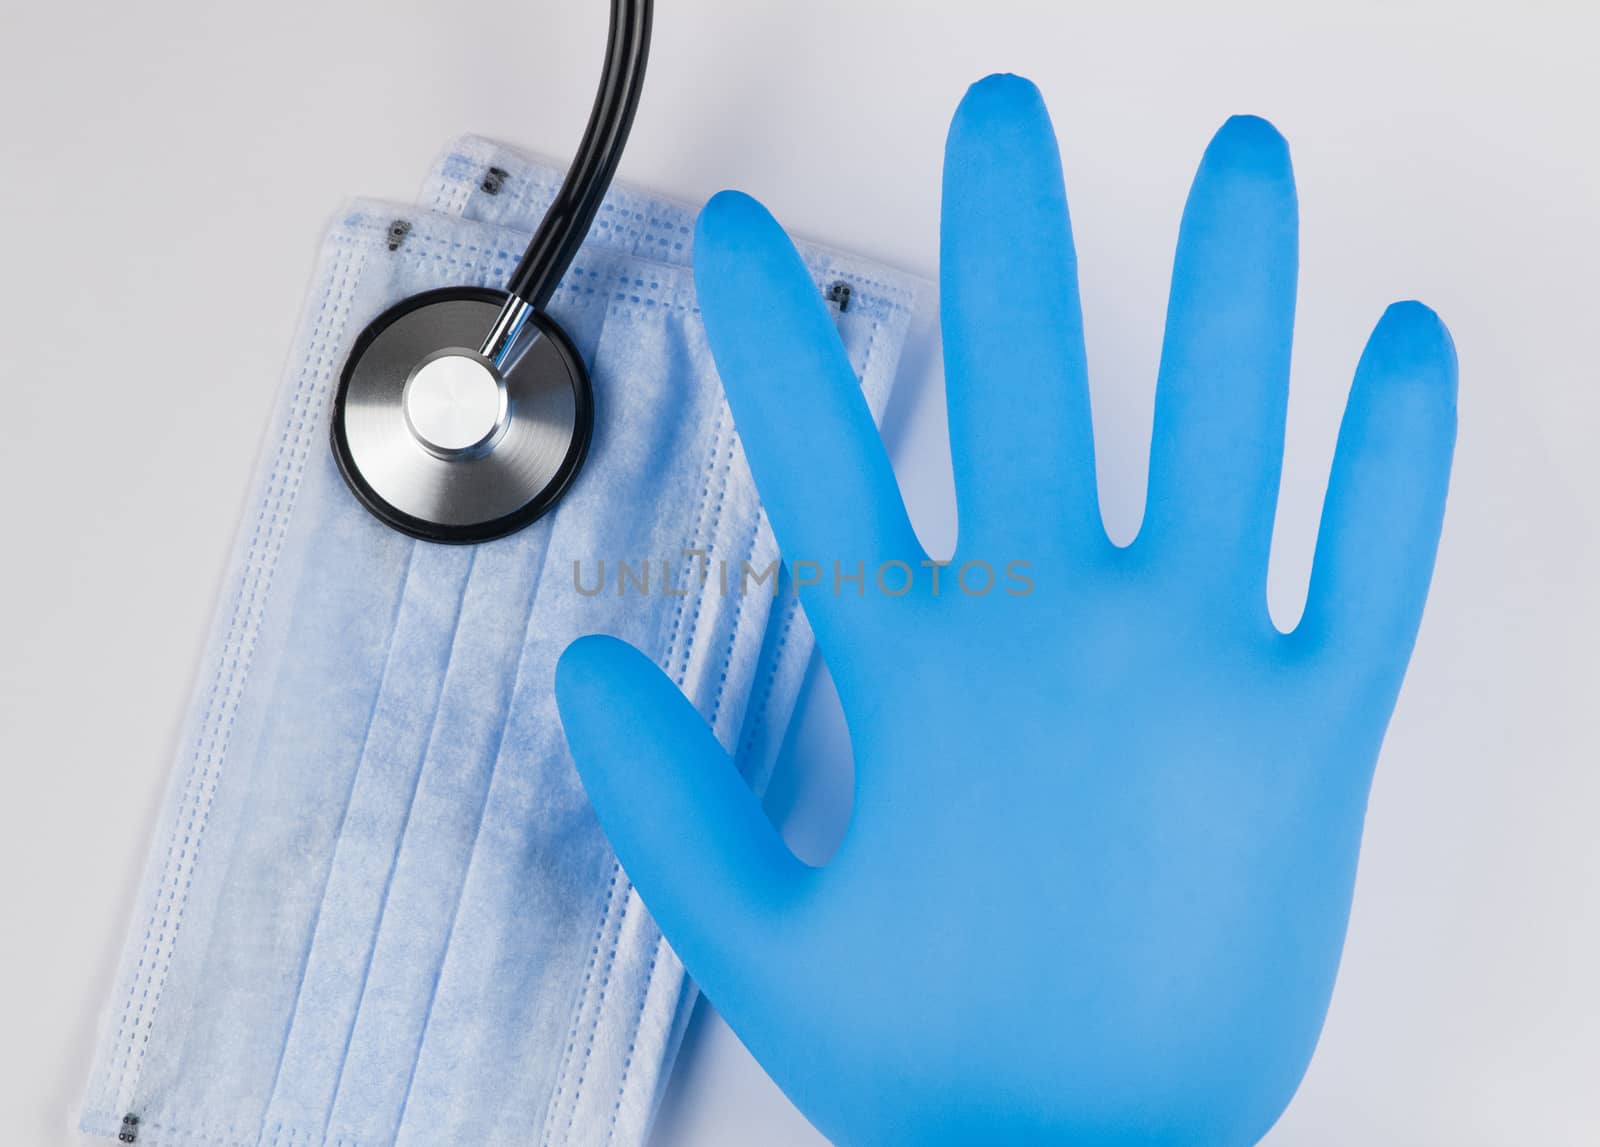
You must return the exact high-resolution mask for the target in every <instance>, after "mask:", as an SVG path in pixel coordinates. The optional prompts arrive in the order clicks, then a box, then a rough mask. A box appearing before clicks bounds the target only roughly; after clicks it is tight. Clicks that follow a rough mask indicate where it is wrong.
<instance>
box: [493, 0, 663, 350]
mask: <svg viewBox="0 0 1600 1147" xmlns="http://www.w3.org/2000/svg"><path fill="white" fill-rule="evenodd" d="M654 6H655V5H654V0H612V3H611V29H610V32H609V33H608V34H607V36H606V59H605V66H604V68H603V70H602V71H601V74H600V87H599V90H598V91H596V93H595V98H594V107H593V108H591V109H590V111H589V123H588V126H587V127H585V128H584V132H583V140H582V141H581V142H580V143H579V144H578V154H577V155H576V156H574V157H573V160H572V166H571V167H569V168H568V169H567V177H566V179H564V180H563V181H562V183H561V189H560V190H559V191H557V192H556V196H555V199H554V200H553V201H551V204H550V208H549V210H548V211H546V212H545V215H544V218H543V219H542V220H541V221H540V223H539V229H538V230H537V231H535V232H534V234H533V238H532V240H530V241H529V243H528V247H527V250H525V251H524V252H523V253H522V258H521V260H520V261H519V262H518V263H517V266H516V270H514V271H512V272H511V279H510V281H509V282H507V283H506V291H507V293H508V295H509V297H508V298H507V299H506V302H505V306H504V307H502V308H501V310H500V314H499V316H498V317H497V318H496V319H495V321H494V325H493V326H492V327H491V328H490V330H489V333H488V335H487V336H486V337H485V338H484V340H483V346H482V348H481V349H480V350H479V352H478V353H479V354H480V355H482V356H483V357H484V358H486V359H488V360H489V361H490V362H492V363H493V364H494V365H495V367H496V368H499V367H501V366H502V365H503V364H504V362H505V359H506V357H507V355H508V354H509V353H510V351H511V347H512V346H513V344H515V343H516V341H517V335H518V334H519V333H521V331H522V327H523V325H524V324H525V323H526V322H527V321H528V317H529V316H530V315H532V314H534V313H536V312H543V310H544V308H545V304H547V303H548V302H549V301H550V296H551V295H553V294H554V293H555V289H556V285H557V284H558V283H560V281H561V277H562V276H563V275H565V274H566V272H567V267H568V266H570V265H571V263H572V260H573V257H574V256H575V255H576V254H577V253H578V248H579V246H580V245H582V243H583V240H584V237H585V236H586V235H588V233H589V225H590V224H591V223H593V222H594V216H595V212H596V211H598V210H599V209H600V201H601V200H602V199H604V198H605V194H606V189H607V188H609V187H610V186H611V177H612V175H613V174H615V172H616V170H617V163H618V161H619V160H621V158H622V149H623V146H624V145H625V144H626V143H627V141H628V132H629V131H630V130H631V129H632V127H633V115H634V112H635V111H636V110H637V109H638V106H639V92H640V91H641V89H642V88H643V87H644V72H645V64H646V62H647V60H648V57H649V55H650V27H651V23H652V19H653V16H652V13H653V10H654Z"/></svg>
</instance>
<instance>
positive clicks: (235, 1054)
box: [81, 139, 920, 1147]
mask: <svg viewBox="0 0 1600 1147" xmlns="http://www.w3.org/2000/svg"><path fill="white" fill-rule="evenodd" d="M561 174H562V173H561V170H560V169H559V168H558V167H554V166H551V165H547V164H544V163H541V162H536V161H532V160H528V159H526V158H523V157H521V156H518V155H517V154H515V153H513V152H510V151H507V150H505V149H502V148H499V147H496V146H495V145H492V144H489V143H487V142H486V141H482V140H477V139H467V140H464V141H462V142H460V143H459V144H457V145H456V146H455V147H453V148H452V149H451V150H450V151H448V152H447V153H446V155H445V156H444V157H443V158H442V159H441V161H440V163H439V165H438V167H437V168H436V170H435V172H434V174H433V176H432V178H431V179H430V180H429V182H428V184H427V187H426V189H425V192H424V198H423V206H422V207H421V208H396V207H393V206H388V205H383V204H378V203H370V202H357V203H355V204H353V205H352V206H351V207H350V208H348V209H347V210H346V211H345V212H344V213H343V215H342V216H341V218H340V219H339V220H338V221H337V222H336V224H335V225H334V226H333V227H332V228H331V230H330V232H329V234H328V236H327V239H326V242H325V244H324V247H323V252H322V257H321V261H320V265H319V267H318V270H317V273H316V279H315V284H314V286H313V289H312V294H311V299H310V303H309V306H308V308H307V311H306V314H305V318H304V320H303V323H302V326H301V331H300V334H299V337H298V342H297V346H296V351H295V354H294V356H293V358H292V360H291V367H290V369H289V372H288V375H287V377H286V379H285V381H284V385H283V391H282V394H281V397H280V399H279V403H278V406H277V411H276V414H275V416H274V421H273V423H272V426H271V428H270V431H269V437H268V442H267V446H266V450H265V454H264V456H263V460H262V465H261V472H260V474H259V476H258V479H257V484H256V487H255V493H254V496H253V498H252V500H251V502H250V505H249V508H248V511H247V514H246V517H245V520H244V522H243V524H242V527H241V529H240V533H239V537H238V541H237V543H236V548H235V554H234V558H233V562H232V566H231V569H230V573H229V575H228V580H227V583H226V586H225V587H224V590H223V594H222V597H221V599H220V606H219V612H218V615H217V619H216V622H215V625H214V629H213V633H212V637H211V640H210V644H209V648H208V652H207V654H206V660H205V663H204V666H203V670H202V673H201V675H200V678H199V684H198V686H197V687H196V691H195V694H194V698H193V701H192V703H191V707H190V710H189V714H188V718H187V720H186V723H185V728H184V732H183V734H182V741H181V744H180V750H179V755H178V760H177V763H176V767H175V770H174V773H173V777H172V780H171V788H170V792H169V793H168V796H167V799H166V802H165V805H164V807H163V812H162V815H161V818H160V822H159V825H158V828H157V833H156V839H155V841H154V844H153V848H152V852H151V856H150V861H149V866H148V870H147V873H146V876H145V879H144V882H143V885H142V888H141V890H140V892H139V897H138V901H137V904H136V907H135V915H134V918H133V923H132V927H131V928H130V930H129V934H128V939H127V943H126V948H125V951H124V953H123V957H122V961H121V965H120V970H119V973H118V977H117V982H116V988H115V994H114V995H113V997H112V1000H111V1003H110V1007H109V1009H108V1013H107V1016H106V1024H105V1028H104V1032H103V1036H102V1039H101V1041H100V1045H99V1049H98V1052H97V1055H96V1058H95V1063H94V1067H93V1072H92V1075H91V1078H90V1081H89V1085H88V1092H87V1096H86V1099H85V1103H84V1106H83V1110H82V1114H81V1128H82V1130H83V1131H84V1132H86V1133H88V1134H89V1135H92V1136H97V1137H106V1138H109V1139H111V1140H113V1141H115V1140H117V1139H118V1138H121V1139H122V1140H123V1141H124V1142H128V1141H132V1142H137V1143H141V1144H157V1145H165V1144H172V1145H181V1147H316V1145H322V1144H327V1145H335V1144H337V1145H339V1147H376V1145H380V1144H390V1143H401V1144H416V1145H421V1144H428V1145H437V1144H447V1143H453V1144H469V1143H470V1144H487V1145H498V1144H560V1143H577V1144H591V1143H592V1144H603V1143H616V1144H637V1143H640V1142H642V1140H643V1139H644V1136H645V1134H646V1131H647V1129H648V1125H649V1121H650V1117H651V1114H652V1112H653V1110H654V1107H655V1103H656V1099H657V1096H658V1094H659V1092H660V1088H661V1085H662V1082H663V1080H664V1079H665V1076H666V1071H667V1068H668V1066H669V1065H670V1061H671V1057H672V1054H673V1051H674V1048H675V1043H676V1038H677V1035H678V1033H679V1032H680V1031H681V1025H682V1021H683V1020H684V1018H685V1017H686V1015H687V1011H688V1008H689V1005H690V1002H691V995H692V988H691V987H690V986H689V985H688V984H687V983H686V981H685V978H684V975H683V971H682V969H681V967H680V966H679V964H678V962H677V960H676V959H675V958H674V957H673V955H672V953H671V952H670V950H668V949H667V948H666V946H665V945H664V944H663V943H662V941H661V938H660V936H659V933H657V931H656V929H655V926H654V924H653V923H652V922H651V921H650V919H649V917H648V916H647V915H646V913H645V911H644V909H643V907H642V906H641V904H640V902H639V900H638V897H637V896H636V895H635V894H634V892H633V890H632V888H631V887H630V885H629V884H628V882H627V880H626V878H625V877H624V876H623V875H622V873H621V872H620V870H619V869H618V867H617V864H616V861H615V859H614V858H613V856H612V854H611V852H610V849H609V848H608V847H607V845H606V843H605V840H604V837H603V836H602V834H601V832H600V829H599V826H598V825H597V823H596V822H595V820H594V818H593V815H592V814H591V812H590V810H589V807H588V804H587V802H586V801H585V799H584V795H583V791H582V788H581V786H580V784H579V782H578V779H577V775H576V773H575V772H574V770H573V767H572V763H571V760H570V758H569V757H568V754H567V748H566V742H565V740H564V738H563V736H562V731H561V726H560V723H559V721H558V718H557V714H556V707H555V701H554V697H553V692H552V689H553V679H554V670H555V663H556V659H557V657H558V656H559V655H560V653H561V651H562V650H563V649H564V648H565V647H566V645H567V644H568V642H570V641H571V640H572V639H573V638H575V637H577V636H579V635H581V634H585V633H596V632H599V633H611V634H615V635H616V636H619V637H621V638H623V639H625V640H627V641H630V642H632V643H633V644H635V645H637V646H639V647H640V648H644V649H650V650H654V651H655V654H656V656H657V657H658V659H659V662H660V664H661V665H662V666H663V668H665V669H666V670H667V671H668V672H669V673H670V674H671V675H672V676H673V677H674V678H675V679H676V680H677V681H678V682H679V684H680V685H681V687H682V688H683V690H684V692H685V694H686V695H687V696H688V697H689V698H691V699H692V700H693V701H694V702H695V704H696V705H697V706H698V707H699V709H700V712H701V713H702V714H703V715H704V717H705V719H706V720H707V721H708V722H709V723H710V724H711V726H712V727H713V728H714V729H715V730H716V732H717V735H718V736H719V737H720V738H721V739H722V741H723V743H724V744H725V745H727V746H728V747H729V748H730V749H731V750H732V751H734V752H735V753H736V754H737V759H738V760H739V762H740V766H741V768H742V769H743V770H744V772H745V774H746V776H747V777H748V778H749V779H750V781H751V783H752V784H753V785H755V786H757V787H758V788H759V787H760V786H762V785H764V784H765V782H766V779H767V776H768V774H769V772H770V769H771V767H772V764H773V761H774V759H775V757H776V755H777V751H778V748H779V746H780V744H781V741H782V738H783V735H784V731H785V728H786V726H787V724H788V721H789V717H790V714H791V711H792V708H793V705H794V701H795V696H796V693H797V691H798V689H799V685H800V680H801V677H802V676H803V673H804V669H805V665H806V662H807V660H808V658H809V656H810V653H811V649H812V642H811V636H810V633H809V630H808V629H807V627H806V625H805V622H804V619H803V618H802V617H801V616H800V615H799V612H798V607H797V606H796V603H795V599H794V596H793V594H792V592H790V591H789V590H788V588H787V582H786V580H785V582H784V583H783V584H781V585H779V592H778V593H777V594H776V595H774V594H773V592H772V589H773V582H772V581H770V580H769V581H765V582H759V583H758V582H756V580H755V579H754V578H747V579H744V581H745V583H747V584H745V585H741V578H740V573H741V570H742V569H743V568H744V566H745V565H746V564H748V567H749V569H750V570H751V571H753V573H755V574H762V573H764V572H765V571H767V570H768V568H769V567H770V566H771V565H772V563H774V562H776V561H777V560H778V554H777V550H776V547H775V545H774V543H773V539H772V535H771V531H770V530H769V528H768V526H767V523H766V520H765V517H764V515H763V514H762V512H761V508H760V505H759V503H758V502H757V500H756V496H755V491H754V489H753V486H752V483H751V480H750V476H749V473H748V471H747V469H746V466H745V462H744V459H743V456H742V453H741V451H740V448H739V443H738V440H737V438H736V437H735V436H734V431H733V423H732V419H731V417H730V415H729V413H728V409H727V406H726V404H725V403H724V401H723V398H722V391H721V387H720V385H719V384H718V381H717V378H716V374H715V372H714V370H713V367H712V362H711V357H710V354H709V353H708V351H707V349H706V345H705V337H704V332H703V330H702V328H701V323H700V318H699V314H698V311H697V309H696V307H695V300H694V293H693V288H692V281H691V275H690V269H689V254H690V250H689V248H690V240H691V235H692V225H693V217H694V212H693V209H691V208H688V207H686V206H683V205H681V204H676V203H672V202H669V201H666V200H663V199H660V198H658V197H655V196H650V195H645V194H641V193H638V192H635V191H629V190H627V189H626V188H621V187H618V188H615V189H613V191H612V192H611V194H610V195H609V196H608V197H607V200H606V202H605V204H604V205H603V206H602V208H601V210H600V213H599V215H598V217H597V218H596V220H595V223H594V227H593V230H592V231H591V234H590V237H589V240H588V242H587V243H586V244H585V246H584V248H583V250H582V252H581V253H580V254H579V256H578V258H577V260H576V262H575V263H574V264H573V266H572V267H571V269H570V270H569V271H568V273H567V275H566V277H565V279H564V281H563V283H562V285H561V288H560V289H559V290H558V291H557V293H556V295H555V298H554V299H553V301H552V303H551V306H550V310H551V313H552V314H553V315H554V317H555V318H556V319H557V320H558V321H559V322H560V323H561V325H562V326H563V327H564V328H565V329H566V330H567V331H568V332H569V333H570V335H571V336H572V338H573V341H574V342H575V344H576V345H577V347H578V349H579V351H580V353H581V354H582V355H583V357H584V359H585V360H586V361H587V362H588V363H589V364H590V369H591V374H592V378H593V383H594V387H595V392H596V393H595V400H596V419H595V432H594V439H593V444H592V447H591V451H590V455H589V459H588V462H587V464H586V466H585V468H584V470H583V472H582V474H581V475H580V477H579V479H578V481H577V483H576V484H575V486H574V487H573V489H572V490H571V492H570V493H569V494H568V495H567V497H566V498H565V500H564V501H563V502H562V503H561V504H560V505H559V506H558V507H557V509H556V510H555V511H554V512H553V513H552V514H550V515H548V516H547V517H545V518H544V519H542V520H540V521H539V522H537V523H535V524H534V525H533V526H531V527H529V528H527V529H525V530H523V531H521V532H519V533H517V534H514V535H512V536H510V537H507V538H503V539H500V540H498V541H495V542H490V543H486V544H483V545H478V546H470V547H451V546H439V545H433V544H429V543H426V542H418V541H413V540H412V539H410V538H407V537H404V536H402V535H400V534H398V533H394V532H392V531H391V530H389V529H388V528H386V527H385V526H383V525H382V524H381V523H379V522H378V521H377V520H376V519H374V518H373V517H371V516H370V515H369V514H368V513H367V512H366V511H365V510H364V509H362V508H361V506H360V505H359V504H358V503H357V502H356V500H355V499H354V497H353V496H351V494H350V493H349V492H348V490H347V489H346V488H345V486H344V484H343V482H342V481H341V479H340V477H339V475H338V472H337V470H336V467H335V465H334V461H333V458H332V454H331V451H330V449H329V445H328V416H329V410H330V406H331V402H332V394H333V389H334V386H335V385H336V383H337V380H338V376H339V372H340V370H341V368H342V366H343V364H344V360H345V357H346V355H347V353H348V351H349V348H350V345H351V343H352V342H353V340H354V339H355V337H356V335H357V334H358V333H359V332H360V331H361V329H362V328H363V327H364V326H365V325H366V324H367V323H368V322H369V321H370V320H371V319H372V318H373V317H375V316H376V315H377V314H379V313H380V312H381V311H383V310H384V309H386V308H387V307H389V306H390V305H392V304H393V303H396V302H398V301H399V300H401V299H403V298H405V297H407V296H409V295H412V294H414V293H416V292H419V291H424V290H428V289H431V288H435V287H443V286H450V285H457V284H485V285H496V286H497V285H499V284H500V283H502V282H503V281H504V280H505V278H506V277H507V275H508V273H509V272H510V270H511V268H512V267H513V266H514V265H515V262H516V259H517V257H518V255H519V254H520V252H521V251H522V248H523V247H524V245H525V244H526V241H527V238H528V233H529V232H530V231H531V230H532V228H533V227H534V226H535V225H536V224H537V222H538V220H539V218H540V216H541V215H542V213H543V211H544V209H545V206H546V205H547V204H548V202H549V200H550V198H551V196H552V194H553V193H554V190H555V188H556V187H557V185H558V184H559V182H560V178H561ZM801 251H802V254H803V255H804V256H805V258H806V260H807V262H808V265H809V266H810V267H811V269H812V270H813V271H814V272H815V276H816V281H817V288H818V290H819V291H823V292H825V293H827V294H828V296H829V298H830V299H832V300H833V301H834V310H835V312H836V314H837V319H838V326H839V332H840V335H841V337H842V339H843V341H844V344H845V346H846V348H847V349H848V351H849V354H850V357H851V360H852V362H853V363H854V364H855V366H856V369H857V371H858V372H859V374H860V378H861V383H862V387H863V389H864V391H865V393H866V395H867V398H868V400H869V402H870V404H871V406H872V408H873V410H874V412H875V413H877V414H879V415H881V412H882V410H883V408H884V405H885V403H886V401H887V399H888V395H889V390H890V387H891V385H892V382H893V378H894V374H895V371H896V368H897V364H898V360H899V355H900V349H901V346H902V343H903V341H904V338H905V335H906V332H907V328H908V325H909V323H910V321H911V319H912V314H913V309H914V307H915V305H916V300H917V295H918V291H919V289H920V284H918V283H917V282H916V281H915V280H911V279H907V278H906V277H904V276H901V275H898V274H896V273H893V272H890V271H887V270H885V269H883V268H881V267H877V266H874V265H871V264H869V263H867V262H865V261H863V260H860V259H856V258H852V257H848V256H843V255H840V254H837V253H834V252H829V251H826V250H823V249H821V248H817V247H809V246H806V245H802V246H801ZM624 563H625V564H626V567H627V570H626V573H624V572H623V570H622V569H621V568H620V567H621V565H623V564H624ZM723 563H726V565H724V564H723ZM780 568H781V566H780ZM723 571H726V576H724V572H723ZM784 577H785V579H786V575H784ZM619 586H621V589H620V591H619ZM597 587H601V588H599V590H598V592H597ZM741 588H744V589H745V592H742V593H741V592H740V590H741ZM641 751H642V752H643V750H641ZM640 767H641V768H649V767H651V762H649V761H648V760H641V761H640Z"/></svg>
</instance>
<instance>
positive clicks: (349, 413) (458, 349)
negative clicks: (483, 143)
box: [333, 287, 594, 543]
mask: <svg viewBox="0 0 1600 1147" xmlns="http://www.w3.org/2000/svg"><path fill="white" fill-rule="evenodd" d="M505 302H506V294H505V292H503V291H495V290H490V289H488V288H481V287H454V288H448V289H445V290H441V291H429V292H427V293H425V294H421V295H417V296H414V297H412V298H410V299H407V300H405V301H404V302H403V303H400V304H399V305H398V306H395V307H392V308H390V309H389V310H387V311H385V312H384V313H383V314H381V315H379V316H378V317H377V318H376V319H375V320H373V322H372V324H371V325H370V326H368V327H367V329H366V330H365V331H363V332H362V333H361V336H360V338H358V339H357V340H356V344H355V347H354V349H353V350H352V352H351V355H350V358H349V360H348V361H347V362H346V364H345V368H344V373H343V375H342V376H341V378H340V380H339V390H338V393H337V395H336V396H335V399H334V407H333V449H334V457H335V458H336V459H337V461H338V464H339V470H340V472H341V473H342V474H343V475H344V478H345V481H346V482H347V483H349V485H350V488H351V490H353V491H354V492H355V494H356V496H357V497H358V498H359V499H360V500H361V502H362V504H363V505H365V506H366V507H367V509H369V510H371V511H372V512H373V513H374V514H375V515H377V516H378V517H379V518H380V519H382V520H383V521H384V522H386V523H387V524H388V525H390V526H393V527H394V528H395V529H397V530H400V531H401V532H402V533H406V534H410V535H411V536H412V537H417V538H423V539H426V540H428V541H434V542H455V543H466V542H482V541H487V540H489V539H491V538H497V537H500V536H502V535H504V534H509V533H512V532H513V531H515V530H519V529H521V528H522V527H523V526H526V525H528V524H529V523H530V522H532V521H534V520H535V519H536V518H538V517H539V516H540V515H542V514H543V513H545V511H547V510H549V509H550V508H551V507H552V506H554V505H555V503H556V502H557V501H558V500H559V499H560V497H561V495H562V494H563V493H565V492H566V490H567V487H568V486H570V485H571V484H572V480H573V479H574V478H575V477H576V476H577V473H578V470H579V468H580V467H581V466H582V465H583V459H584V455H585V454H586V453H587V452H588V448H589V436H590V433H591V431H592V429H593V425H594V403H593V398H592V395H591V392H590V387H589V377H588V374H587V372H586V371H585V370H584V367H583V361H582V359H580V358H579V357H578V354H577V352H576V351H575V350H574V349H573V347H572V344H571V343H570V342H569V341H568V340H567V337H566V335H565V334H564V333H563V332H562V331H561V329H560V328H559V327H557V326H556V325H555V323H553V322H552V321H551V320H550V319H549V318H548V317H547V316H545V315H543V314H541V313H537V312H530V313H527V314H526V316H525V319H524V321H523V323H522V326H521V331H520V334H518V335H517V336H516V338H515V341H514V342H512V343H511V344H510V346H509V347H508V348H507V349H506V351H505V353H504V354H502V355H500V356H499V363H498V365H496V363H494V362H491V361H490V360H489V359H488V358H485V357H484V356H483V355H482V354H481V353H480V350H479V349H478V348H479V346H480V343H481V342H482V340H483V337H484V332H485V331H486V330H489V329H490V328H491V327H492V326H493V325H494V324H495V322H496V319H497V316H499V315H500V314H501V312H502V309H503V306H504V304H505Z"/></svg>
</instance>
